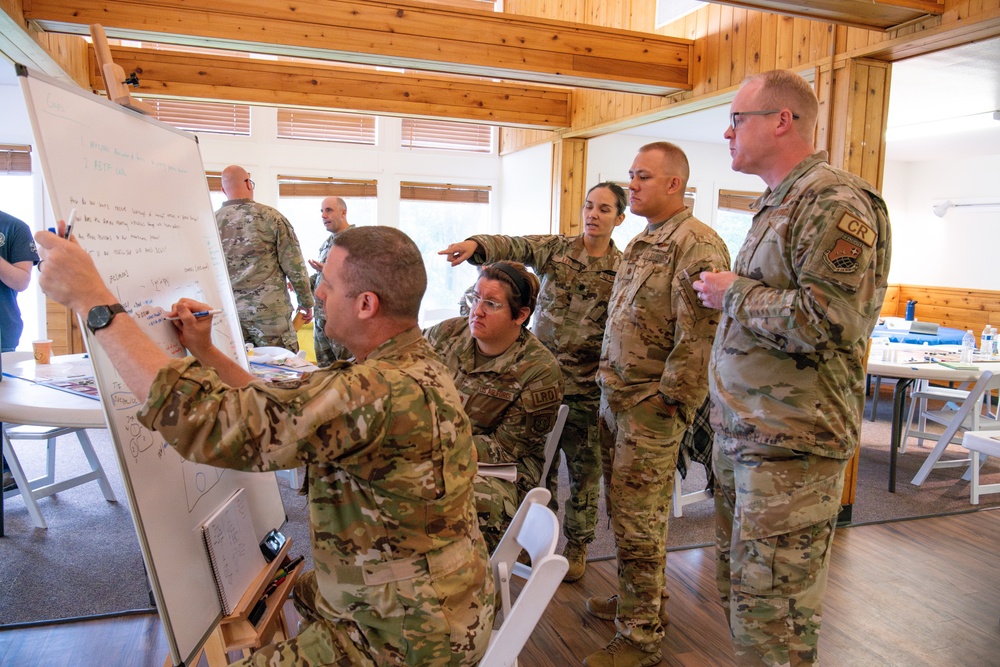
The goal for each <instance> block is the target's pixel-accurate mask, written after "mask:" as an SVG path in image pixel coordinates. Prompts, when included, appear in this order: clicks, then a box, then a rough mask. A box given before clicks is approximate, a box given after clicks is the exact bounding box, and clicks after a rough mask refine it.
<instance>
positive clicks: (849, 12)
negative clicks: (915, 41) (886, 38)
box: [712, 0, 944, 30]
mask: <svg viewBox="0 0 1000 667" xmlns="http://www.w3.org/2000/svg"><path fill="white" fill-rule="evenodd" d="M712 2H714V3H715V4H719V5H732V6H733V7H745V8H747V9H755V10H757V11H762V12H773V13H776V14H786V15H788V16H798V17H799V18H805V19H813V20H817V21H827V22H829V23H840V24H843V25H849V26H853V27H855V28H865V29H868V30H889V29H890V28H895V27H896V26H899V25H901V24H903V23H908V22H910V21H914V20H916V19H919V18H923V17H926V16H932V15H934V16H936V15H940V14H943V13H944V0H742V1H741V0H712Z"/></svg>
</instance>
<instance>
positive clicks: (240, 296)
mask: <svg viewBox="0 0 1000 667" xmlns="http://www.w3.org/2000/svg"><path fill="white" fill-rule="evenodd" d="M253 189H254V182H253V181H252V180H250V174H249V173H247V170H246V169H244V168H243V167H240V166H238V165H230V166H228V167H226V168H225V169H223V171H222V191H223V192H225V193H226V197H228V199H227V200H226V202H225V203H223V205H222V208H220V209H219V210H218V211H216V212H215V222H216V223H217V224H218V226H219V236H220V238H221V239H222V251H223V253H224V254H225V256H226V268H227V269H228V271H229V281H230V282H231V283H232V286H233V296H234V297H236V310H237V312H238V313H239V318H240V328H241V329H242V330H243V339H244V341H245V342H247V343H252V344H253V345H254V346H274V347H283V348H285V349H287V350H292V351H293V352H298V350H299V339H298V336H297V334H296V332H295V328H294V327H293V326H292V322H291V319H292V302H291V299H289V298H288V288H287V287H286V281H287V282H290V283H291V284H292V289H294V290H295V294H296V296H297V297H298V300H299V307H298V310H299V312H301V313H302V314H303V316H304V317H305V319H306V321H309V319H310V318H311V317H312V307H313V301H314V300H313V293H312V289H310V286H309V276H308V273H307V271H306V266H305V262H304V261H303V259H302V250H301V249H300V248H299V240H298V238H297V237H296V236H295V230H294V229H292V225H291V223H290V222H288V219H287V218H285V216H283V215H281V213H279V212H278V211H277V210H275V209H273V208H271V207H270V206H265V205H264V204H259V203H257V202H255V201H254V200H253Z"/></svg>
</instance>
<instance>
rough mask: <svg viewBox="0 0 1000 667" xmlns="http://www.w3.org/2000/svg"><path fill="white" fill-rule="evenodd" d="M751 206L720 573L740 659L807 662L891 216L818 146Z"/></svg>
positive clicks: (724, 383)
mask: <svg viewBox="0 0 1000 667" xmlns="http://www.w3.org/2000/svg"><path fill="white" fill-rule="evenodd" d="M754 208H755V209H757V213H756V215H755V216H754V221H753V226H752V227H751V229H750V232H749V233H748V234H747V238H746V241H745V242H744V243H743V247H742V249H741V250H740V253H739V256H738V257H737V258H736V264H735V267H734V271H735V272H736V273H737V274H739V275H740V276H741V277H739V278H737V279H736V281H735V282H734V283H733V284H732V285H731V286H730V287H729V288H728V289H727V290H726V293H725V297H724V302H723V309H722V312H723V315H722V320H721V323H720V324H719V333H718V337H717V338H716V340H715V345H714V347H713V349H712V363H711V375H710V383H711V392H712V399H713V410H712V426H713V427H714V428H715V430H716V438H715V449H716V451H715V465H716V475H717V479H718V485H719V492H718V493H716V496H715V497H716V508H717V516H718V525H717V549H718V555H719V557H718V578H719V582H718V583H719V590H720V592H721V594H722V599H723V603H724V605H725V607H726V610H727V613H728V614H729V620H730V629H731V632H732V634H733V646H734V649H735V651H736V655H737V658H738V660H739V661H740V662H741V663H752V664H768V665H788V664H792V665H800V664H812V663H813V662H814V661H815V660H816V648H817V641H818V638H819V624H820V614H821V606H822V599H823V592H824V589H825V586H826V574H827V568H828V565H829V559H830V545H831V542H832V540H833V532H834V525H835V522H836V517H837V513H838V512H839V510H840V498H841V492H842V489H843V482H844V468H845V466H846V462H847V459H849V458H850V457H851V455H852V454H853V453H854V450H855V447H856V446H857V443H858V438H859V435H860V430H861V409H862V404H863V402H864V389H863V382H864V366H863V362H864V354H865V349H866V345H867V339H868V337H869V335H870V334H871V330H872V327H873V326H874V325H875V322H876V319H877V317H878V313H879V310H880V308H881V305H882V299H883V297H884V296H885V289H886V278H887V274H888V271H889V258H890V254H891V253H890V243H891V241H890V230H889V220H888V214H887V211H886V207H885V203H884V202H883V201H882V198H881V196H880V195H879V194H878V193H877V192H876V191H875V190H874V189H873V188H872V187H871V186H870V185H868V184H867V183H865V182H864V181H863V180H861V179H860V178H858V177H856V176H853V175H852V174H849V173H847V172H844V171H840V170H839V169H834V168H832V167H830V166H829V164H827V162H826V154H825V153H817V154H815V155H813V156H811V157H809V158H807V159H805V160H803V161H802V162H801V163H800V164H799V165H798V166H796V167H795V169H793V170H792V172H791V173H790V174H789V175H788V176H787V177H785V179H784V181H782V183H781V184H780V185H779V186H778V187H777V188H776V189H775V190H773V191H772V190H767V191H766V192H764V194H763V195H762V196H761V198H760V199H758V200H757V203H756V204H755V205H754ZM734 510H738V511H735V512H734ZM734 514H735V516H734Z"/></svg>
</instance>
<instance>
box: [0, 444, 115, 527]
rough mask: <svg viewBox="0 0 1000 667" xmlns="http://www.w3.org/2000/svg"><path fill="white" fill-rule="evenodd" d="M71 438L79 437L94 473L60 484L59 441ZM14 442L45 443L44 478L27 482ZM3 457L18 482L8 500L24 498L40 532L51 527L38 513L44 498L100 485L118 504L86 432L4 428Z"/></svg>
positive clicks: (102, 490)
mask: <svg viewBox="0 0 1000 667" xmlns="http://www.w3.org/2000/svg"><path fill="white" fill-rule="evenodd" d="M71 434H76V437H77V439H78V440H79V441H80V448H81V449H82V450H83V455H84V456H85V457H87V463H89V464H90V470H89V471H88V472H85V473H82V474H80V475H77V476H76V477H70V478H69V479H64V480H62V481H61V482H57V481H56V445H57V444H58V442H57V438H59V437H60V436H64V435H71ZM13 440H44V441H45V443H46V461H45V474H44V475H42V476H40V477H36V478H34V479H28V478H27V476H26V475H25V472H24V468H23V467H22V466H21V461H20V459H18V457H17V452H16V451H15V450H14V445H13V443H12V441H13ZM3 455H4V458H5V459H7V465H8V467H10V472H11V474H12V475H13V476H14V480H15V481H17V488H16V489H11V490H10V491H5V492H4V494H3V497H4V500H6V499H7V498H10V497H13V496H16V495H18V494H20V496H21V497H22V498H23V499H24V504H25V505H26V506H27V508H28V514H30V515H31V518H32V520H33V521H34V523H35V525H36V526H37V527H39V528H48V524H46V523H45V519H44V518H43V517H42V512H41V510H39V509H38V502H37V501H38V499H40V498H44V497H46V496H51V495H53V494H56V493H59V492H60V491H65V490H66V489H71V488H73V487H74V486H80V485H81V484H87V483H88V482H94V481H96V482H97V484H98V485H99V486H100V487H101V493H102V494H104V499H105V500H107V501H108V502H115V500H116V498H115V493H114V491H112V489H111V484H110V483H109V482H108V477H107V475H106V474H105V473H104V468H103V467H102V466H101V461H100V459H98V458H97V454H96V453H95V452H94V446H93V445H92V444H91V443H90V436H88V435H87V431H86V429H82V428H71V427H60V426H16V425H13V424H4V427H3Z"/></svg>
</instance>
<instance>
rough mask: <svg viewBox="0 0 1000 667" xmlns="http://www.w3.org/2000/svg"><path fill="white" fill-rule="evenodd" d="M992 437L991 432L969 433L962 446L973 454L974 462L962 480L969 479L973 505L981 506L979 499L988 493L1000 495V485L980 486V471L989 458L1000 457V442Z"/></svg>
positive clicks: (970, 499) (963, 439) (970, 497)
mask: <svg viewBox="0 0 1000 667" xmlns="http://www.w3.org/2000/svg"><path fill="white" fill-rule="evenodd" d="M996 437H1000V436H991V435H990V434H989V432H986V433H980V432H974V431H969V432H967V433H966V434H965V436H964V437H963V438H962V446H963V447H965V448H966V449H968V450H969V451H970V452H972V461H971V462H970V463H969V472H968V473H966V474H965V476H963V477H962V479H966V478H968V479H969V482H970V483H969V502H970V503H972V504H973V505H978V504H979V497H980V496H982V495H983V494H986V493H1000V484H980V482H979V469H980V467H982V465H983V464H984V463H986V459H988V458H989V457H991V456H993V457H1000V441H997V440H995V439H994V438H996Z"/></svg>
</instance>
